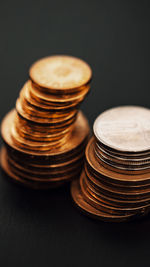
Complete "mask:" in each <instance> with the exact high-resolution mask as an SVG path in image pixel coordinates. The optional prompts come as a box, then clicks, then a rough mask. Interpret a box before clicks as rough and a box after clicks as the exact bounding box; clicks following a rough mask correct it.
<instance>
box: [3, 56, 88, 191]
mask: <svg viewBox="0 0 150 267" xmlns="http://www.w3.org/2000/svg"><path fill="white" fill-rule="evenodd" d="M29 76H30V80H29V81H27V82H26V83H25V85H24V86H23V88H22V90H21V92H20V95H19V98H18V99H17V101H16V109H14V110H12V111H10V112H9V113H8V114H7V115H6V117H5V118H4V120H3V122H2V125H1V134H2V138H3V140H4V143H5V146H3V148H2V150H1V165H2V168H3V170H4V171H5V172H6V173H7V174H8V176H9V177H10V178H12V179H13V180H14V181H16V182H19V183H21V184H24V185H26V186H30V187H32V188H35V189H36V188H37V189H38V188H39V189H43V188H45V189H46V188H49V187H55V186H58V185H61V184H62V183H64V182H66V181H69V180H72V179H73V178H75V177H76V176H78V175H79V173H80V171H81V167H82V164H83V158H84V149H85V146H86V144H87V141H88V137H89V125H88V122H87V120H86V118H85V117H84V115H83V114H82V112H81V111H79V112H78V109H79V105H80V103H81V102H82V101H83V100H84V98H85V96H86V95H87V93H88V92H89V89H90V81H91V77H92V71H91V68H90V67H89V65H88V64H87V63H85V62H84V61H82V60H80V59H78V58H74V57H71V56H51V57H47V58H43V59H41V60H39V61H37V62H35V63H34V64H33V65H32V66H31V68H30V70H29Z"/></svg>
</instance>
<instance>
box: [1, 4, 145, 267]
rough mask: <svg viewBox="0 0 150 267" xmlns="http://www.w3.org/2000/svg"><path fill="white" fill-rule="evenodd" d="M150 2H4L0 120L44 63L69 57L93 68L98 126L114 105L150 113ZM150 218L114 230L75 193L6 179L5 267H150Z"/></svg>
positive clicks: (87, 107) (90, 101)
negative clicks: (77, 201) (34, 67)
mask: <svg viewBox="0 0 150 267" xmlns="http://www.w3.org/2000/svg"><path fill="white" fill-rule="evenodd" d="M148 2H149V1H129V0H128V1H119V0H118V1H111V0H110V1H107V0H106V1H100V0H99V1H98V0H97V1H96V0H91V1H88V0H80V1H77V0H76V1H71V0H70V1H69V0H68V1H61V0H60V1H57V0H55V1H50V0H49V1H48V0H47V1H44V0H43V1H38V0H36V1H33V0H31V1H21V0H20V1H19V0H18V1H15V0H13V1H1V2H0V86H1V89H0V116H1V119H2V118H3V116H4V115H5V114H6V113H7V112H8V111H9V110H10V109H11V108H12V107H14V105H15V100H16V98H17V96H18V93H19V91H20V89H21V87H22V85H23V84H24V82H25V81H26V80H27V79H28V68H29V66H30V65H31V64H32V63H33V62H34V61H35V60H36V59H38V58H41V57H43V56H47V55H51V54H69V55H73V56H77V57H81V58H82V59H84V60H86V61H87V62H88V63H89V64H90V65H91V67H92V69H93V73H94V76H93V82H92V89H91V93H90V94H89V96H88V97H87V98H86V100H85V101H84V103H83V104H82V110H83V111H84V113H85V114H86V115H87V117H88V118H89V121H90V125H91V127H92V124H93V122H94V119H95V118H96V117H97V116H98V115H99V113H100V112H102V111H104V110H105V109H107V108H110V107H112V106H118V105H124V104H135V105H142V106H146V107H149V106H150V104H149V101H150V99H149V88H150V75H149V72H150V63H149V62H150V52H149V49H150V38H149V28H150V8H149V3H148ZM149 255H150V217H147V218H145V219H143V220H141V221H135V222H130V223H121V224H114V223H113V224H112V223H103V222H99V221H94V220H92V219H90V218H88V217H86V216H83V215H82V214H81V213H80V212H79V211H78V210H77V209H76V208H75V207H74V206H73V203H72V201H71V197H70V194H69V187H65V188H62V189H58V190H52V191H48V192H35V191H32V190H28V189H24V188H21V187H19V186H16V185H14V184H12V183H10V182H9V181H7V179H4V177H3V176H2V175H1V178H0V266H2V267H3V266H16V267H20V266H21V267H27V266H32V267H34V266H36V267H40V266H103V267H105V266H113V265H114V266H116V267H117V266H119V267H120V266H136V267H138V266H140V267H141V266H149V265H150V263H149V262H150V257H149Z"/></svg>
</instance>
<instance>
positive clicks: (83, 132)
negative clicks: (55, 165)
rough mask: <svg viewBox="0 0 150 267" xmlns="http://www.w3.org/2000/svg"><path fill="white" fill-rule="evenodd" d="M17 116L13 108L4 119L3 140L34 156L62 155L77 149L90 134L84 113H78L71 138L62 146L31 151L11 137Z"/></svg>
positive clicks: (2, 127)
mask: <svg viewBox="0 0 150 267" xmlns="http://www.w3.org/2000/svg"><path fill="white" fill-rule="evenodd" d="M15 116H16V111H15V110H12V111H11V112H9V113H8V114H7V115H6V117H5V118H4V120H3V121H2V125H1V135H2V138H3V140H4V141H5V143H6V144H8V146H9V147H11V148H13V149H14V150H17V151H20V152H22V153H24V154H31V155H32V156H42V155H44V156H61V155H63V156H64V155H65V154H67V153H69V152H70V151H72V150H76V149H77V147H79V146H80V144H82V142H84V140H85V139H87V137H88V135H89V125H88V122H87V120H86V118H85V117H84V116H83V114H82V113H79V114H78V117H77V120H76V122H75V125H74V129H73V131H72V135H71V138H70V139H69V140H68V142H67V143H65V144H64V145H63V146H62V147H59V148H55V147H53V149H50V150H48V151H40V150H39V151H36V152H34V151H29V150H26V149H23V148H20V147H18V146H17V145H16V144H15V143H14V141H13V140H12V137H11V129H12V125H13V122H14V118H15Z"/></svg>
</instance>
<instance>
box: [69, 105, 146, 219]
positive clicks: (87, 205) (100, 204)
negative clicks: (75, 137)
mask: <svg viewBox="0 0 150 267" xmlns="http://www.w3.org/2000/svg"><path fill="white" fill-rule="evenodd" d="M85 156H86V162H85V167H84V171H83V172H82V174H81V176H80V180H75V181H73V182H72V186H71V193H72V197H73V199H74V201H75V203H76V204H77V206H78V207H80V209H81V210H82V211H84V212H85V213H87V214H88V215H90V216H92V217H95V218H98V219H101V220H104V221H126V220H130V219H133V218H137V217H140V216H143V215H146V214H147V213H148V212H149V211H150V110H149V109H146V108H143V107H136V106H124V107H118V108H113V109H110V110H108V111H105V112H104V113H102V114H101V115H100V116H99V117H98V118H97V119H96V121H95V123H94V136H93V137H92V138H91V140H90V141H89V143H88V145H87V148H86V155H85Z"/></svg>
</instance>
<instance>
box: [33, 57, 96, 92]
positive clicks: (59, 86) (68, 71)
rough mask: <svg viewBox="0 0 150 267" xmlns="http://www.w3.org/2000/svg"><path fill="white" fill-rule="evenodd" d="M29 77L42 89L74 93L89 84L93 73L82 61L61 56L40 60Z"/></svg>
mask: <svg viewBox="0 0 150 267" xmlns="http://www.w3.org/2000/svg"><path fill="white" fill-rule="evenodd" d="M29 75H30V78H31V80H32V81H33V82H35V83H36V84H38V85H39V86H41V87H44V88H47V89H51V90H56V91H61V90H63V91H64V90H68V91H73V90H74V89H76V88H78V87H81V86H83V85H84V84H87V83H89V81H90V80H91V77H92V71H91V68H90V67H89V65H88V64H87V63H85V62H84V61H83V60H81V59H78V58H75V57H71V56H63V55H59V56H50V57H46V58H43V59H40V60H38V61H37V62H35V63H34V64H33V65H32V66H31V68H30V70H29Z"/></svg>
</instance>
